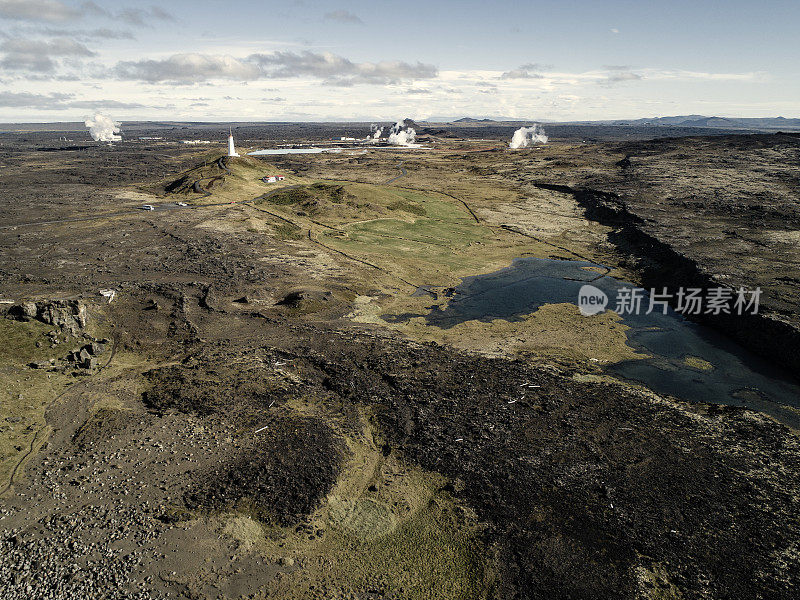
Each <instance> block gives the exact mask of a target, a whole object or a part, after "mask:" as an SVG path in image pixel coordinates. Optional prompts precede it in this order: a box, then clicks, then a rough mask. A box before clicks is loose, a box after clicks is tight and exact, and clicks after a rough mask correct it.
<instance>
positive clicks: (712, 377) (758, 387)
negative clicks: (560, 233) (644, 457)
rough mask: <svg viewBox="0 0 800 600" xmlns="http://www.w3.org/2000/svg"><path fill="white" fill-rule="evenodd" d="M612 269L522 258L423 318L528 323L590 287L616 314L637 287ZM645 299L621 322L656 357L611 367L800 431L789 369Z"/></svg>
mask: <svg viewBox="0 0 800 600" xmlns="http://www.w3.org/2000/svg"><path fill="white" fill-rule="evenodd" d="M605 272H606V269H604V268H603V267H601V266H600V265H596V264H592V263H588V262H580V261H566V260H548V259H537V258H520V259H517V260H515V261H514V262H513V263H512V265H511V266H510V267H507V268H505V269H501V270H500V271H496V272H494V273H487V274H484V275H476V276H473V277H467V278H464V279H463V280H462V282H461V284H460V285H459V286H458V287H457V288H455V291H454V292H453V294H452V296H451V297H450V298H449V299H448V301H447V302H446V303H445V305H444V308H441V307H438V306H435V307H432V308H431V310H430V312H428V313H427V314H425V315H422V316H424V317H425V319H426V321H427V322H428V324H429V325H433V326H436V327H442V328H450V327H453V326H455V325H457V324H459V323H462V322H464V321H471V320H477V321H485V322H489V321H492V320H493V319H506V320H509V321H515V320H522V319H523V318H524V317H525V315H529V314H530V313H532V312H534V311H536V310H537V309H538V308H539V307H541V306H543V305H545V304H556V303H565V302H569V303H572V304H576V305H577V304H578V292H579V290H580V289H581V287H582V286H584V285H586V284H591V285H592V286H595V287H596V288H598V289H600V290H602V291H603V292H605V294H606V295H607V296H608V298H609V308H611V309H613V308H614V307H615V304H616V302H615V299H616V298H617V291H618V290H619V289H620V288H624V287H628V288H633V287H635V286H633V284H630V283H626V282H624V281H620V280H617V279H614V278H613V277H609V276H607V275H604V273H605ZM643 296H644V297H643V300H642V310H641V311H640V312H639V313H638V314H630V313H626V314H624V315H622V322H623V323H624V324H625V325H627V326H628V327H630V328H631V329H630V331H628V343H629V344H630V345H631V346H632V347H633V348H635V349H636V350H637V351H638V352H640V353H643V354H647V355H649V358H645V359H641V360H627V361H623V362H620V363H615V364H612V365H609V366H607V367H606V369H607V370H608V371H610V372H612V373H614V374H616V375H619V376H621V377H623V378H626V379H630V380H633V381H637V382H640V383H643V384H645V385H646V386H647V387H649V388H650V389H652V390H654V391H655V392H658V393H660V394H670V395H672V396H675V397H677V398H681V399H684V400H689V401H699V402H710V403H717V404H729V405H735V406H746V407H748V408H753V409H755V410H759V411H762V412H764V413H767V414H770V415H772V416H774V417H775V418H777V419H779V420H781V421H783V422H784V423H787V424H788V425H791V426H793V427H798V426H800V415H799V414H798V413H796V412H795V411H792V410H790V409H788V408H787V407H788V406H791V407H795V408H800V385H798V382H797V381H795V380H793V379H792V378H791V377H790V375H789V374H788V373H787V372H785V371H783V370H781V369H778V368H776V367H774V366H773V365H771V364H769V363H768V362H767V361H765V360H764V359H762V358H760V357H758V356H756V355H755V354H753V353H751V352H749V351H747V350H745V349H744V348H742V347H741V346H739V345H738V344H737V343H735V342H734V341H732V340H731V339H729V338H727V337H726V336H723V335H721V334H719V333H717V332H716V331H714V330H712V329H710V328H708V327H705V326H703V325H698V324H696V323H693V322H691V321H689V320H687V319H686V318H685V317H683V316H682V315H681V314H679V313H676V312H675V311H673V310H672V309H671V308H670V309H668V310H667V313H666V314H662V313H661V312H659V311H660V310H661V308H657V309H656V310H654V311H653V312H651V313H650V314H645V313H646V309H647V307H648V305H649V296H648V295H647V294H646V293H645V294H643ZM414 316H420V315H411V314H406V315H398V316H395V317H389V316H387V320H391V321H404V320H407V319H409V318H411V317H414ZM580 318H586V319H591V318H593V317H592V316H586V317H580ZM698 358H699V359H701V360H700V361H697V360H696V359H698ZM687 359H688V360H689V361H690V362H691V363H692V364H691V365H690V364H687V362H686V361H687Z"/></svg>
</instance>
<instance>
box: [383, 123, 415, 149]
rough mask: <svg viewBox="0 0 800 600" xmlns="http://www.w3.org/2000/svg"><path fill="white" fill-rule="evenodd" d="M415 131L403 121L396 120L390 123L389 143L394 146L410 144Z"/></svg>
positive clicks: (412, 141)
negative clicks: (392, 123)
mask: <svg viewBox="0 0 800 600" xmlns="http://www.w3.org/2000/svg"><path fill="white" fill-rule="evenodd" d="M416 136H417V132H416V131H414V130H413V129H412V128H411V127H406V124H405V123H404V122H403V121H398V122H397V123H395V124H394V125H392V130H391V133H389V143H390V144H394V145H395V146H410V145H412V144H413V143H414V138H416Z"/></svg>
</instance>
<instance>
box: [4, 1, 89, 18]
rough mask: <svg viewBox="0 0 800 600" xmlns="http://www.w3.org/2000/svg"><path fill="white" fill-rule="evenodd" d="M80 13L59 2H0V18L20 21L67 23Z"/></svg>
mask: <svg viewBox="0 0 800 600" xmlns="http://www.w3.org/2000/svg"><path fill="white" fill-rule="evenodd" d="M81 14H82V13H81V11H80V10H78V9H76V8H73V7H71V6H67V5H66V4H64V3H63V2H60V0H0V17H3V18H5V19H15V20H21V21H51V22H59V21H69V20H71V19H76V18H78V17H79V16H81Z"/></svg>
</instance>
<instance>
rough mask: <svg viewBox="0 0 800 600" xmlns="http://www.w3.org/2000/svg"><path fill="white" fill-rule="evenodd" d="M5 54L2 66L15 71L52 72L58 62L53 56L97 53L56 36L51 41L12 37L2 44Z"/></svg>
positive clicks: (0, 45)
mask: <svg viewBox="0 0 800 600" xmlns="http://www.w3.org/2000/svg"><path fill="white" fill-rule="evenodd" d="M0 51H2V52H4V53H5V56H4V57H3V59H2V60H0V66H2V67H3V68H5V69H9V70H13V71H34V72H40V73H50V72H53V71H55V69H56V66H57V62H56V61H55V60H54V59H53V57H89V56H95V53H94V52H92V51H91V50H89V49H88V48H87V47H86V46H84V45H83V44H81V43H78V42H76V41H75V40H71V39H68V38H55V39H53V40H50V41H42V40H31V39H21V38H12V39H7V40H5V41H3V43H2V44H0Z"/></svg>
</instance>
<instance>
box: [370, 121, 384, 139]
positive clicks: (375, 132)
mask: <svg viewBox="0 0 800 600" xmlns="http://www.w3.org/2000/svg"><path fill="white" fill-rule="evenodd" d="M369 130H370V132H371V133H370V138H371V139H373V140H378V139H380V137H381V134H382V133H383V127H378V126H377V125H375V124H374V123H373V124H372V125H371V126H370V128H369ZM370 138H367V139H370Z"/></svg>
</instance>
